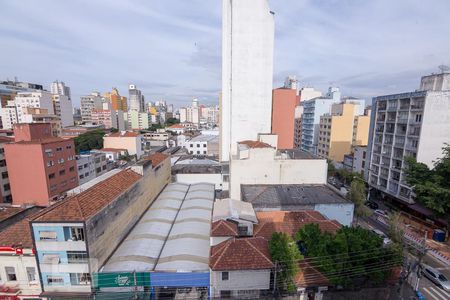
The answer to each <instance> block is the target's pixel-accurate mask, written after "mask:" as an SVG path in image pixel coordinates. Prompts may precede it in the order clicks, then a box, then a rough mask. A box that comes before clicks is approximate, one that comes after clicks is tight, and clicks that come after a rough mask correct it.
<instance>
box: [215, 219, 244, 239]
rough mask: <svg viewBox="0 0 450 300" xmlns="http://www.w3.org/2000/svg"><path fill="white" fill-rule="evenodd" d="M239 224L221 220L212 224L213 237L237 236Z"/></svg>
mask: <svg viewBox="0 0 450 300" xmlns="http://www.w3.org/2000/svg"><path fill="white" fill-rule="evenodd" d="M237 235H238V231H237V224H236V223H233V222H230V221H226V220H219V221H216V222H213V223H212V226H211V236H216V237H217V236H237Z"/></svg>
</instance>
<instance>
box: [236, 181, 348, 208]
mask: <svg viewBox="0 0 450 300" xmlns="http://www.w3.org/2000/svg"><path fill="white" fill-rule="evenodd" d="M241 192H242V200H243V201H245V202H250V203H252V204H253V207H254V208H255V209H256V210H257V209H264V208H276V209H278V210H295V209H296V208H301V207H307V206H311V205H315V204H342V203H350V201H349V200H347V199H345V198H344V197H342V196H341V195H340V194H339V193H337V192H335V191H334V190H332V189H331V188H330V187H328V186H327V185H325V184H316V185H313V184H278V185H241Z"/></svg>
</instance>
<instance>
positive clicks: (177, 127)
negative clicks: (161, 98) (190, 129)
mask: <svg viewBox="0 0 450 300" xmlns="http://www.w3.org/2000/svg"><path fill="white" fill-rule="evenodd" d="M167 128H168V129H183V128H184V126H183V125H181V124H173V125H171V126H169V127H167Z"/></svg>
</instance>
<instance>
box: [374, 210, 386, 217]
mask: <svg viewBox="0 0 450 300" xmlns="http://www.w3.org/2000/svg"><path fill="white" fill-rule="evenodd" d="M375 213H376V214H377V215H379V216H382V217H385V218H388V217H389V215H388V213H387V212H386V211H384V210H382V209H375Z"/></svg>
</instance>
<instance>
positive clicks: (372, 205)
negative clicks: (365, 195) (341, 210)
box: [366, 201, 378, 209]
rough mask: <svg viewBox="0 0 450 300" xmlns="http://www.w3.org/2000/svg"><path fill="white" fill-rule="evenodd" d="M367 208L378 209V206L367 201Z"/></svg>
mask: <svg viewBox="0 0 450 300" xmlns="http://www.w3.org/2000/svg"><path fill="white" fill-rule="evenodd" d="M366 206H368V207H370V208H371V209H378V204H377V203H376V202H373V201H367V202H366Z"/></svg>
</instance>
